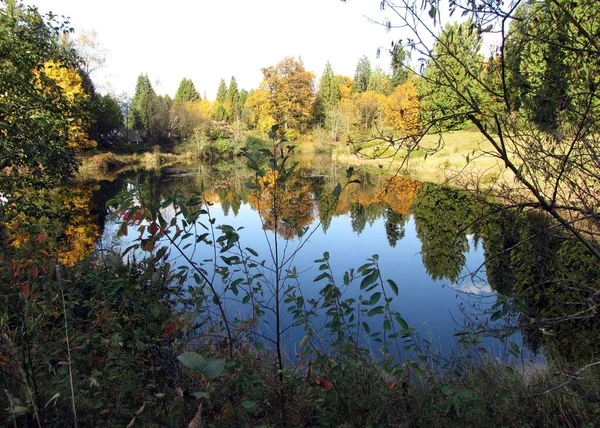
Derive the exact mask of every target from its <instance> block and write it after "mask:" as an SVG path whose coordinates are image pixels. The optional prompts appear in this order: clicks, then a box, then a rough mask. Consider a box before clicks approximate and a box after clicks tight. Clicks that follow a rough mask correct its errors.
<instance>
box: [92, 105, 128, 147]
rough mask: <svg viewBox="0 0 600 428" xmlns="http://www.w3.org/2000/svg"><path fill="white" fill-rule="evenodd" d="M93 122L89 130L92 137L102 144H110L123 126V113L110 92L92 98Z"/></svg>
mask: <svg viewBox="0 0 600 428" xmlns="http://www.w3.org/2000/svg"><path fill="white" fill-rule="evenodd" d="M91 109H92V113H93V117H92V122H91V123H92V124H91V127H90V130H89V134H90V138H92V139H94V140H96V141H97V142H98V144H99V145H101V146H105V147H106V146H108V145H109V144H110V143H112V142H113V138H114V136H115V135H116V134H117V132H118V131H119V128H120V127H121V126H123V113H121V109H120V108H119V104H118V103H117V100H116V99H115V98H113V97H112V96H111V95H110V94H106V95H96V96H95V97H93V98H92V102H91Z"/></svg>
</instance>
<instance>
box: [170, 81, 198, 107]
mask: <svg viewBox="0 0 600 428" xmlns="http://www.w3.org/2000/svg"><path fill="white" fill-rule="evenodd" d="M199 100H200V94H199V93H198V91H197V90H196V87H195V86H194V82H192V80H191V79H186V78H185V77H184V78H183V79H181V83H179V88H178V89H177V92H176V93H175V101H177V102H184V101H199Z"/></svg>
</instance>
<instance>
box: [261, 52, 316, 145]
mask: <svg viewBox="0 0 600 428" xmlns="http://www.w3.org/2000/svg"><path fill="white" fill-rule="evenodd" d="M262 72H263V76H264V78H263V81H262V83H261V89H263V90H265V91H267V93H268V100H269V104H270V105H271V109H272V115H273V118H274V119H275V121H276V123H278V124H280V125H282V127H283V129H284V130H285V132H286V135H287V137H288V138H295V137H296V136H298V134H299V133H303V132H305V131H306V130H307V129H308V124H309V121H310V118H311V112H312V108H313V104H314V101H315V89H314V80H315V75H314V74H313V73H311V72H309V71H306V70H305V69H304V65H303V64H302V63H301V62H299V61H296V60H295V59H294V58H285V59H284V60H283V61H281V62H280V63H279V64H277V65H276V66H274V67H267V68H263V70H262Z"/></svg>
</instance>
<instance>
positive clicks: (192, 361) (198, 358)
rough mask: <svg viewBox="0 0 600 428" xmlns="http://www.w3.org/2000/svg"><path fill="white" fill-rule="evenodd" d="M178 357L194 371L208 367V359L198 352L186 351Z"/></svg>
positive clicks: (200, 370)
mask: <svg viewBox="0 0 600 428" xmlns="http://www.w3.org/2000/svg"><path fill="white" fill-rule="evenodd" d="M177 359H178V360H179V361H181V364H183V365H184V366H186V367H187V368H188V369H190V370H193V371H197V372H202V371H203V370H204V368H205V367H206V359H205V358H204V357H203V356H202V355H200V354H198V353H196V352H184V353H183V354H181V355H180V356H178V357H177Z"/></svg>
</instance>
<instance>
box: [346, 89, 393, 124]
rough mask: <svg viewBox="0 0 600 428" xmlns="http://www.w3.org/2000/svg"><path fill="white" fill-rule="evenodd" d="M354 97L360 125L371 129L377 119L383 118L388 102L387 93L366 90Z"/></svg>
mask: <svg viewBox="0 0 600 428" xmlns="http://www.w3.org/2000/svg"><path fill="white" fill-rule="evenodd" d="M353 98H354V105H355V106H356V110H357V113H358V119H359V122H360V125H361V126H362V127H363V128H364V129H370V128H371V127H372V126H373V125H374V124H375V121H380V120H381V119H382V117H383V113H384V109H385V104H386V97H385V95H383V94H379V93H377V92H375V91H366V92H361V93H358V94H354V97H353Z"/></svg>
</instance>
